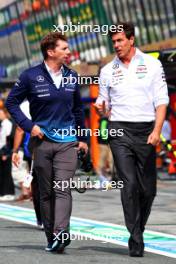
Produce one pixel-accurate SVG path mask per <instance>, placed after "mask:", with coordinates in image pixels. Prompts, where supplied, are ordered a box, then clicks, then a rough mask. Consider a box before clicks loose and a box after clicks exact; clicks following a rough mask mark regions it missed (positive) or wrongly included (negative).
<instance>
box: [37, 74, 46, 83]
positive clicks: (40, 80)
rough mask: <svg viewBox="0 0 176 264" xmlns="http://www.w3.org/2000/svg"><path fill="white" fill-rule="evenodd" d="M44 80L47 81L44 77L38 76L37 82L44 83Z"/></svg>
mask: <svg viewBox="0 0 176 264" xmlns="http://www.w3.org/2000/svg"><path fill="white" fill-rule="evenodd" d="M44 80H45V79H44V77H43V76H42V75H38V76H37V81H38V82H44Z"/></svg>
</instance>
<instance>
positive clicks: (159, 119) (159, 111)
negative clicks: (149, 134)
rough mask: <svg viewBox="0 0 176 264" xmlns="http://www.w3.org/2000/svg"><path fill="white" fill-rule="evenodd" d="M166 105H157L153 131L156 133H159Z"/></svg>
mask: <svg viewBox="0 0 176 264" xmlns="http://www.w3.org/2000/svg"><path fill="white" fill-rule="evenodd" d="M166 111H167V105H159V106H158V107H157V108H156V119H155V126H154V131H155V132H157V133H158V134H160V133H161V129H162V126H163V123H164V120H165V117H166Z"/></svg>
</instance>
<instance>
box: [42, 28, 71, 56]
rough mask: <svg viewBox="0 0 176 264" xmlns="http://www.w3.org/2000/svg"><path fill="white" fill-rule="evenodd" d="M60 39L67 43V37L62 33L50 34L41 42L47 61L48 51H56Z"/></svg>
mask: <svg viewBox="0 0 176 264" xmlns="http://www.w3.org/2000/svg"><path fill="white" fill-rule="evenodd" d="M59 39H61V40H64V41H67V38H66V36H65V35H64V34H62V33H61V32H50V33H48V34H47V35H46V36H45V37H44V38H43V39H42V40H41V42H40V48H41V52H42V54H43V57H44V59H47V57H48V53H47V50H48V49H55V47H56V43H57V41H58V40H59Z"/></svg>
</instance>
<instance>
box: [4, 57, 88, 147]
mask: <svg viewBox="0 0 176 264" xmlns="http://www.w3.org/2000/svg"><path fill="white" fill-rule="evenodd" d="M62 74H63V75H62V76H63V77H62V81H61V84H60V87H59V89H57V87H56V86H55V84H54V83H53V80H52V78H51V76H50V74H49V73H48V71H47V69H46V67H45V64H44V62H43V63H42V64H40V65H37V66H35V67H31V68H29V69H27V70H25V71H24V72H23V73H22V74H21V75H20V77H19V79H18V80H17V82H16V83H15V85H14V86H13V88H12V90H11V92H10V93H9V95H8V98H7V100H6V107H7V109H8V111H9V112H10V114H11V115H12V117H13V118H14V120H15V122H16V123H17V124H18V125H19V126H20V127H21V128H22V129H24V130H25V131H27V132H31V130H32V127H33V126H34V125H38V126H40V128H41V130H42V131H43V133H44V134H45V135H46V136H47V137H48V138H50V139H52V140H53V141H56V142H71V141H76V140H79V141H86V137H85V136H84V135H79V136H78V135H76V134H75V129H79V131H80V129H84V128H85V126H84V112H83V106H82V103H81V97H80V89H79V85H78V75H77V73H76V72H75V71H73V70H71V69H69V68H68V67H66V66H65V65H63V70H62ZM67 78H68V79H67ZM70 80H71V81H70ZM24 99H27V100H28V101H29V105H30V114H31V118H32V120H29V119H28V118H27V117H26V116H25V115H24V114H23V112H22V111H21V109H20V106H19V105H20V104H21V103H22V102H23V100H24ZM79 134H80V133H79Z"/></svg>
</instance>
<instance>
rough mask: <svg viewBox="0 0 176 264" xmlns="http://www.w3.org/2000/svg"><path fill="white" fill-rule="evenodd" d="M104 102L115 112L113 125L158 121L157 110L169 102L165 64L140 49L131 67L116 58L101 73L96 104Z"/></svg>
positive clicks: (111, 118)
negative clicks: (126, 122) (114, 123)
mask: <svg viewBox="0 0 176 264" xmlns="http://www.w3.org/2000/svg"><path fill="white" fill-rule="evenodd" d="M103 101H105V102H106V105H107V107H108V108H110V109H111V114H110V117H109V120H111V121H128V122H150V121H153V120H155V109H156V107H157V106H159V105H161V104H166V105H167V104H168V102H169V97H168V90H167V84H166V80H165V75H164V71H163V68H162V65H161V62H160V61H159V60H158V59H155V58H154V57H152V56H151V55H148V54H145V53H143V52H141V51H140V50H139V49H136V52H135V55H134V56H133V58H132V59H131V62H130V64H129V65H128V67H127V66H126V65H125V64H123V63H122V62H121V61H120V59H119V58H118V57H115V58H114V60H112V61H111V62H110V63H108V64H107V65H106V66H104V67H103V68H102V70H101V72H100V79H99V96H98V98H97V101H96V103H98V104H99V103H100V104H101V103H102V102H103Z"/></svg>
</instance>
